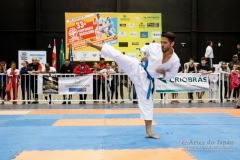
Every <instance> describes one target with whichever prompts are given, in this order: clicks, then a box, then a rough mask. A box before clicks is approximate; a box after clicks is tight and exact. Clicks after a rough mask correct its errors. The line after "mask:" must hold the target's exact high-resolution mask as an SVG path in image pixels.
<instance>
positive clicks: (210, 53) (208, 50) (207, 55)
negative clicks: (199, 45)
mask: <svg viewBox="0 0 240 160" xmlns="http://www.w3.org/2000/svg"><path fill="white" fill-rule="evenodd" d="M205 58H209V62H208V64H209V67H210V68H212V67H213V63H212V59H213V58H214V55H213V49H212V46H207V48H206V52H205Z"/></svg>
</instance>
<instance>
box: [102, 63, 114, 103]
mask: <svg viewBox="0 0 240 160" xmlns="http://www.w3.org/2000/svg"><path fill="white" fill-rule="evenodd" d="M98 73H99V74H101V75H103V77H105V78H106V79H107V99H108V103H110V96H111V89H110V88H111V81H112V76H111V74H115V73H116V72H115V71H114V70H113V69H111V68H110V64H109V63H106V68H105V69H102V70H101V71H99V72H98ZM111 103H113V102H111Z"/></svg>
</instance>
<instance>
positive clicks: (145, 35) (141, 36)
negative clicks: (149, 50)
mask: <svg viewBox="0 0 240 160" xmlns="http://www.w3.org/2000/svg"><path fill="white" fill-rule="evenodd" d="M140 38H148V32H140Z"/></svg>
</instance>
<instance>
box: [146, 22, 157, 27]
mask: <svg viewBox="0 0 240 160" xmlns="http://www.w3.org/2000/svg"><path fill="white" fill-rule="evenodd" d="M147 27H149V28H151V27H153V28H158V27H159V23H147Z"/></svg>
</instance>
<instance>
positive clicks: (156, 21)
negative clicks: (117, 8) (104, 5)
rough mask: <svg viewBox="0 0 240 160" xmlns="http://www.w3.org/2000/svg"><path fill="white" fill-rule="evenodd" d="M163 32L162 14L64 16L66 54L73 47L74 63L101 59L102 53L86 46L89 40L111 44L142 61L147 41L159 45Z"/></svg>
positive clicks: (76, 14) (86, 14)
mask: <svg viewBox="0 0 240 160" xmlns="http://www.w3.org/2000/svg"><path fill="white" fill-rule="evenodd" d="M161 33H162V18H161V13H106V12H105V13H65V37H66V52H67V53H68V52H69V46H70V44H72V53H73V60H74V61H78V60H79V59H81V58H83V59H85V60H86V61H95V60H99V56H100V55H99V52H98V51H97V50H95V49H93V48H91V47H88V46H86V45H85V40H86V39H89V40H91V41H92V42H95V43H99V44H104V43H108V44H111V45H113V47H115V48H116V49H118V50H120V51H121V52H125V54H126V55H129V56H132V57H136V58H138V59H139V49H140V48H141V47H142V46H144V44H145V43H147V42H148V43H151V42H153V41H155V42H160V38H161ZM66 57H68V55H66ZM105 58H107V57H105ZM107 60H110V59H108V58H107Z"/></svg>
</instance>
